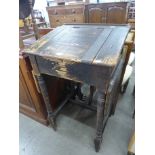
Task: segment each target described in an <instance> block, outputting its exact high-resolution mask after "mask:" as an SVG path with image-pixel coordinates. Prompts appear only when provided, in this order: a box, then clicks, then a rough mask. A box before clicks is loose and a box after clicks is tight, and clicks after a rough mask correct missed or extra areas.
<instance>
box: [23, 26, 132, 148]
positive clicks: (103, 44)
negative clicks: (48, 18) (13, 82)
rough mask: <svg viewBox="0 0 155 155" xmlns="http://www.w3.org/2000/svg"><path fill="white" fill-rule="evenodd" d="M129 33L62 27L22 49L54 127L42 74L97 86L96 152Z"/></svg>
mask: <svg viewBox="0 0 155 155" xmlns="http://www.w3.org/2000/svg"><path fill="white" fill-rule="evenodd" d="M129 30H130V27H129V26H127V25H103V24H98V25H97V24H75V25H63V26H61V27H57V28H56V29H54V30H53V31H51V32H50V33H48V34H47V35H45V36H44V37H42V38H41V39H39V40H38V41H37V42H35V43H34V44H33V45H32V46H31V47H30V48H29V49H27V50H25V53H27V55H29V57H30V60H31V64H32V66H33V70H34V73H35V75H36V78H37V81H38V84H39V87H40V91H41V93H42V95H43V98H44V102H45V103H46V108H47V112H48V119H49V121H50V123H51V125H52V126H53V127H55V112H54V111H52V108H51V107H50V103H49V96H48V93H47V88H46V85H45V81H44V79H43V77H42V74H48V75H51V76H56V77H59V78H64V79H69V80H71V81H76V82H79V83H86V84H88V85H90V86H94V87H96V91H97V94H98V99H97V125H96V138H95V140H94V143H95V149H96V151H99V148H100V144H101V141H102V133H103V130H104V127H105V124H106V122H107V119H108V117H109V114H110V110H111V107H112V105H113V102H116V96H117V95H116V94H118V92H119V91H118V86H119V84H120V79H121V74H122V68H123V66H124V63H125V56H126V50H125V51H123V50H122V49H123V45H124V42H125V39H126V37H127V34H128V32H129ZM71 96H72V95H71ZM71 96H70V97H71ZM70 97H68V98H67V99H66V100H69V99H70Z"/></svg>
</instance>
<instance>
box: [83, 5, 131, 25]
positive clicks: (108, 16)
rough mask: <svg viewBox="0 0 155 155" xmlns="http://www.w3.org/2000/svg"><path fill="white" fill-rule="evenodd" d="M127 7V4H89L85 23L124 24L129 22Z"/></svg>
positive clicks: (86, 7) (86, 9)
mask: <svg viewBox="0 0 155 155" xmlns="http://www.w3.org/2000/svg"><path fill="white" fill-rule="evenodd" d="M127 7H128V3H127V2H115V3H114V2H113V3H98V4H87V5H85V22H86V23H114V24H124V23H126V22H127V11H128V9H127Z"/></svg>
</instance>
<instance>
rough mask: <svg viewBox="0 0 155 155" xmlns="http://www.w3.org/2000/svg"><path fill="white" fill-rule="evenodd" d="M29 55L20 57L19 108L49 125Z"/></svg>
mask: <svg viewBox="0 0 155 155" xmlns="http://www.w3.org/2000/svg"><path fill="white" fill-rule="evenodd" d="M28 65H30V62H29V59H28V57H24V56H23V55H20V57H19V102H20V104H19V110H20V112H21V113H24V114H26V115H28V116H29V117H31V118H33V119H35V120H37V121H39V122H41V123H43V124H46V125H47V123H48V122H47V119H46V110H45V107H44V106H43V100H42V98H41V95H40V94H39V93H38V91H37V88H36V85H35V82H34V79H33V76H32V73H31V69H30V68H28V67H30V66H28Z"/></svg>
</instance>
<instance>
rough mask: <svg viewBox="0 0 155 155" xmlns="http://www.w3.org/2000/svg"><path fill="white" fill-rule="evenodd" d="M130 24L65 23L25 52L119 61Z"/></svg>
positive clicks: (93, 61)
mask: <svg viewBox="0 0 155 155" xmlns="http://www.w3.org/2000/svg"><path fill="white" fill-rule="evenodd" d="M129 30H130V27H129V26H127V25H101V24H99V25H96V24H92V25H91V24H89V25H88V24H75V25H70V24H68V25H63V26H60V27H57V28H56V29H55V30H53V31H51V32H49V33H48V34H47V35H45V36H43V37H42V38H40V39H39V40H38V41H36V42H35V43H34V44H33V45H32V46H31V47H30V48H28V49H27V50H26V51H25V52H26V53H29V54H34V55H38V56H43V57H48V58H56V59H63V60H66V61H67V60H69V61H74V62H84V63H89V64H100V65H112V66H113V65H116V63H117V61H118V58H119V55H120V53H121V50H122V47H123V45H124V42H125V39H126V37H127V34H128V32H129Z"/></svg>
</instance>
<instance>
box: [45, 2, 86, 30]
mask: <svg viewBox="0 0 155 155" xmlns="http://www.w3.org/2000/svg"><path fill="white" fill-rule="evenodd" d="M46 9H47V12H48V16H49V21H50V25H51V27H57V26H60V25H63V24H64V23H84V21H85V18H84V4H78V5H77V4H76V5H63V6H51V7H47V8H46Z"/></svg>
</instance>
